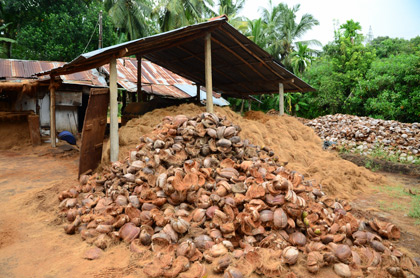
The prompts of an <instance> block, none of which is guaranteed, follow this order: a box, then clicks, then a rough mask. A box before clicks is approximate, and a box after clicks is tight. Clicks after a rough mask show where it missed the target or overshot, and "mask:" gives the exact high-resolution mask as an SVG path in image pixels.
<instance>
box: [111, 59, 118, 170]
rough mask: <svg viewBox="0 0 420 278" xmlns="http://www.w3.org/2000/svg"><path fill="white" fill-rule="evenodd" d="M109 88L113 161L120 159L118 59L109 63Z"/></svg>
mask: <svg viewBox="0 0 420 278" xmlns="http://www.w3.org/2000/svg"><path fill="white" fill-rule="evenodd" d="M109 90H110V94H109V97H110V100H109V105H110V113H109V114H110V119H111V123H110V144H111V147H110V152H111V153H110V156H111V162H114V161H117V160H118V152H119V142H118V101H117V97H118V89H117V60H116V59H112V60H111V62H110V64H109Z"/></svg>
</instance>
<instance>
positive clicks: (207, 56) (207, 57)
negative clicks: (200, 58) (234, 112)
mask: <svg viewBox="0 0 420 278" xmlns="http://www.w3.org/2000/svg"><path fill="white" fill-rule="evenodd" d="M204 61H205V63H204V64H205V72H206V75H205V76H206V111H207V112H209V113H213V80H212V75H211V33H207V34H206V36H205V37H204Z"/></svg>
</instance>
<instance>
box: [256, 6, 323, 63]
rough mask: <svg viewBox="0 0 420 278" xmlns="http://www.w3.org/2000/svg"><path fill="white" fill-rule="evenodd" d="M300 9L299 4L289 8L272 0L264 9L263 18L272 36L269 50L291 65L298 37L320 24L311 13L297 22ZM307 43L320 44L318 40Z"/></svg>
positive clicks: (274, 55) (307, 42)
mask: <svg viewBox="0 0 420 278" xmlns="http://www.w3.org/2000/svg"><path fill="white" fill-rule="evenodd" d="M299 9H300V5H299V4H298V5H295V6H293V7H292V8H289V7H288V6H287V5H286V4H284V3H280V4H278V5H277V6H273V5H272V3H271V1H270V9H263V17H262V18H263V20H264V22H265V23H266V26H267V31H268V32H269V34H270V37H271V38H272V39H270V40H271V43H270V45H269V46H268V48H267V50H268V52H269V53H270V54H271V55H273V57H275V58H277V59H279V60H280V61H281V62H283V63H285V64H288V65H290V59H289V55H290V53H291V52H292V51H293V44H294V42H295V41H296V39H299V38H300V37H302V36H303V35H304V34H305V33H306V32H307V31H309V30H310V29H311V28H312V27H314V26H316V25H319V21H318V20H316V19H315V18H314V17H313V15H311V14H304V15H303V16H302V17H301V19H300V20H299V22H297V21H296V13H297V12H298V11H299ZM302 42H303V41H302ZM305 43H306V44H320V43H319V42H318V41H316V40H310V41H305Z"/></svg>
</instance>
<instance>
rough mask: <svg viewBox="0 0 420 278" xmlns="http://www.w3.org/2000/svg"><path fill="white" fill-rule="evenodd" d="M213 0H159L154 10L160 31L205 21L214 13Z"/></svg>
mask: <svg viewBox="0 0 420 278" xmlns="http://www.w3.org/2000/svg"><path fill="white" fill-rule="evenodd" d="M212 5H213V0H159V1H158V4H157V5H156V7H155V8H154V10H153V15H154V16H155V18H157V20H158V23H159V26H160V31H161V32H165V31H169V30H173V29H176V28H179V27H182V26H186V25H190V24H194V23H198V22H203V21H205V20H206V18H207V17H208V15H211V14H212V10H211V9H210V6H212Z"/></svg>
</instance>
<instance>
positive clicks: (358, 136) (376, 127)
mask: <svg viewBox="0 0 420 278" xmlns="http://www.w3.org/2000/svg"><path fill="white" fill-rule="evenodd" d="M303 122H304V123H305V125H307V126H309V127H311V128H313V129H314V130H315V132H316V134H318V135H319V137H321V138H322V139H323V140H329V141H333V142H337V144H338V145H340V146H344V147H346V148H348V149H350V150H353V151H357V152H360V153H361V154H364V155H370V154H372V151H374V150H375V148H378V147H380V148H381V149H382V150H383V151H385V152H386V153H387V154H388V155H391V156H396V157H397V158H398V159H399V160H400V161H407V162H414V161H415V160H416V159H420V124H419V123H412V124H410V123H401V122H398V121H386V120H381V119H374V118H370V117H358V116H354V115H345V114H335V115H326V116H322V117H318V118H316V119H313V120H304V119H303Z"/></svg>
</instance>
